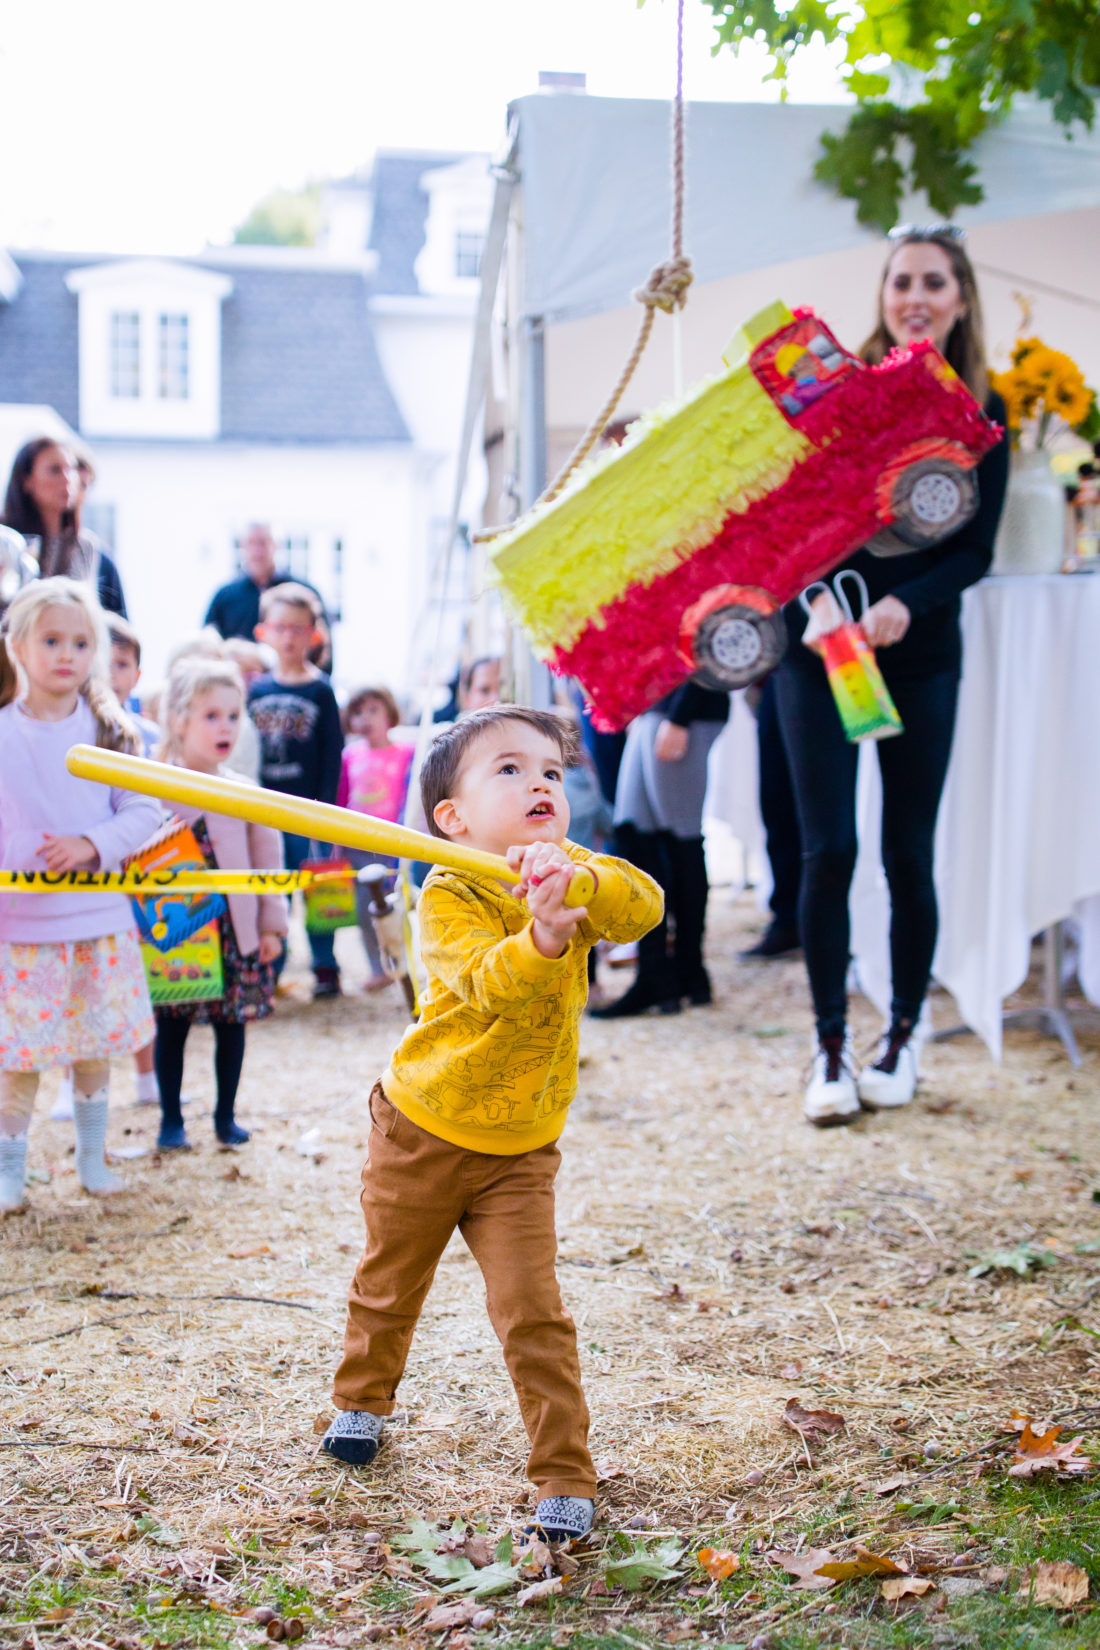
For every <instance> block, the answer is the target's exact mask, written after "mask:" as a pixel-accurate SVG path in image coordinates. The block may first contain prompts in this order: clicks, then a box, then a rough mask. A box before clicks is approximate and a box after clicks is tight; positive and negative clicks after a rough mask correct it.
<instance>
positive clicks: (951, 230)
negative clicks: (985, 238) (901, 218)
mask: <svg viewBox="0 0 1100 1650" xmlns="http://www.w3.org/2000/svg"><path fill="white" fill-rule="evenodd" d="M886 239H887V240H888V241H934V240H940V239H942V240H948V241H965V239H966V230H965V229H960V227H959V225H958V224H957V223H899V224H897V225H896V226H895V228H893V229H888V230H887V232H886Z"/></svg>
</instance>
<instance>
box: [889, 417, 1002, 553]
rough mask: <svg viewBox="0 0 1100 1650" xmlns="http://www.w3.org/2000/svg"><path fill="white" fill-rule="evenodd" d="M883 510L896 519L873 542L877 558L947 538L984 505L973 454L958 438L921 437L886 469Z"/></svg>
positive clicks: (909, 551)
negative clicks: (979, 505)
mask: <svg viewBox="0 0 1100 1650" xmlns="http://www.w3.org/2000/svg"><path fill="white" fill-rule="evenodd" d="M878 502H879V510H880V512H881V514H882V516H883V518H884V519H885V520H887V521H890V522H891V525H890V526H889V527H885V528H883V529H882V530H881V531H880V532H878V533H876V534H875V535H874V537H873V538H872V539H870V540H869V541H868V544H867V548H868V549H869V550H870V551H871V552H872V553H873V554H874V555H876V556H905V555H911V554H912V552H913V551H914V550H923V549H925V548H926V547H927V546H928V545H930V544H935V543H937V542H938V540H940V539H942V538H946V537H947V535H948V534H949V533H954V532H957V531H958V529H959V528H960V527H961V526H962V525H963V524H964V522H967V521H969V520H970V518H971V516H972V515H973V514H974V511H975V510H976V509H977V508H978V487H977V483H976V481H975V479H974V459H973V456H972V455H971V454H970V453H969V452H968V451H967V449H966V448H965V447H963V446H962V445H961V444H960V443H958V442H955V441H935V440H932V441H918V442H915V443H914V444H913V446H912V447H909V448H907V449H906V450H905V452H903V453H899V454H898V457H897V458H896V459H895V460H894V462H893V463H892V464H891V465H890V466H889V467H888V469H886V470H885V471H884V472H883V476H882V480H881V481H880V483H879V488H878Z"/></svg>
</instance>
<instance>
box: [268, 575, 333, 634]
mask: <svg viewBox="0 0 1100 1650" xmlns="http://www.w3.org/2000/svg"><path fill="white" fill-rule="evenodd" d="M280 604H281V605H282V606H283V607H296V608H298V609H299V611H301V612H304V613H308V614H309V616H310V618H311V619H312V620H313V623H314V624H315V625H316V624H320V622H321V603H320V601H319V600H318V598H317V597H316V596H315V595H314V594H313V591H312V590H307V589H306V587H305V585H304V584H290V583H287V584H272V585H269V586H268V588H267V589H266V590H265V591H264V593H263V595H262V596H261V597H260V618H261V619H266V618H267V617H268V615H269V614H270V612H271V609H272V608H273V607H278V606H279V605H280Z"/></svg>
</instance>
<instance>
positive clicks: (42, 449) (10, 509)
mask: <svg viewBox="0 0 1100 1650" xmlns="http://www.w3.org/2000/svg"><path fill="white" fill-rule="evenodd" d="M79 497H80V488H79V478H78V475H77V468H76V460H75V459H74V457H73V455H72V453H71V452H70V451H69V449H68V448H67V447H64V446H62V445H61V444H60V443H59V442H57V441H54V440H53V438H52V437H51V436H39V437H38V439H37V440H35V441H28V442H26V443H25V444H24V445H23V446H22V447H20V449H19V451H18V452H17V453H16V455H15V462H14V464H13V465H12V467H11V476H10V477H9V480H8V490H7V494H6V496H5V498H4V513H3V516H2V517H0V521H2V522H3V525H4V526H5V527H14V529H15V531H16V532H17V533H22V535H23V537H24V538H25V539H27V540H29V541H31V542H30V543H29V545H28V548H29V549H30V550H31V552H32V554H33V555H34V556H35V557H36V559H37V561H38V566H39V570H40V572H41V574H42V577H43V578H50V577H51V576H52V575H54V574H57V573H61V574H64V575H65V577H66V578H70V579H81V580H83V581H84V582H86V583H88V584H91V585H93V586H94V588H95V591H96V594H97V595H98V597H99V604H100V606H101V607H103V608H105V609H106V610H107V612H109V613H118V614H120V615H121V617H122V618H125V617H126V601H125V598H124V597H123V594H122V581H121V580H120V578H119V576H118V568H117V567H116V566H115V564H114V562H113V561H112V560H111V558H110V556H109V555H108V554H107V552H106V551H105V550H104V549H103V547H102V545H101V543H100V540H99V539H98V538H97V536H96V535H95V534H94V533H90V532H88V531H87V529H85V528H82V527H81V525H80V510H79ZM35 540H37V544H35V543H34V542H33V541H35Z"/></svg>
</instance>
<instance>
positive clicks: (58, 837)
mask: <svg viewBox="0 0 1100 1650" xmlns="http://www.w3.org/2000/svg"><path fill="white" fill-rule="evenodd" d="M4 629H5V635H4V637H3V638H0V868H2V869H4V870H6V871H31V870H33V871H56V872H62V871H95V870H105V871H106V870H113V869H115V868H116V867H117V866H118V864H119V861H120V860H122V859H124V858H125V857H126V856H127V855H128V854H131V853H133V851H134V850H135V849H136V848H138V847H140V846H141V844H142V843H143V842H144V841H145V839H146V837H149V836H151V835H152V834H153V832H154V831H155V830H156V828H157V825H158V824H159V821H160V810H159V808H158V807H157V804H156V803H155V802H152V801H150V800H148V799H147V798H145V797H139V796H134V795H132V794H131V793H130V792H128V791H118V790H113V789H112V788H111V787H110V786H108V785H98V784H95V783H94V782H93V781H91V780H87V779H75V778H74V777H73V776H72V774H70V773H69V771H68V769H67V768H66V766H65V757H66V754H67V752H68V751H69V749H70V748H71V747H72V746H73V745H76V744H95V745H101V746H103V747H105V748H106V749H108V750H121V751H129V752H130V753H131V754H135V755H136V754H137V752H138V751H139V750H140V749H141V740H140V738H139V736H138V732H137V729H136V728H135V727H134V726H133V725H132V723H131V722H130V721H129V719H128V717H127V716H126V714H125V713H124V711H123V710H122V707H121V706H120V705H119V702H118V700H117V699H116V698H115V696H114V694H113V693H112V692H111V690H110V688H109V687H108V685H107V679H106V672H105V667H104V660H105V659H106V656H107V639H106V634H105V632H104V628H103V615H102V613H101V611H100V608H99V604H98V603H97V601H96V599H95V597H94V595H93V594H92V593H91V591H90V590H89V589H88V587H87V586H86V585H84V584H81V583H78V582H77V581H76V580H74V579H65V578H54V579H39V580H36V581H35V583H33V584H29V585H27V586H26V587H25V589H23V590H21V591H20V592H19V594H18V595H17V596H16V597H15V599H14V601H13V602H12V604H11V606H10V607H9V608H8V610H7V614H6V616H5V624H4ZM152 1035H153V1017H152V1012H151V1010H150V1006H149V992H148V989H147V987H146V984H145V970H144V968H143V966H142V961H141V948H140V946H139V945H138V940H137V935H136V933H135V931H134V919H133V913H132V911H131V909H130V902H129V900H127V899H126V897H125V896H124V895H122V894H85V893H58V894H37V893H35V894H17V893H13V892H9V891H8V890H7V889H3V890H0V1213H4V1214H6V1213H10V1212H11V1211H13V1210H15V1209H18V1208H20V1207H21V1206H22V1204H23V1200H24V1198H23V1193H24V1184H25V1178H26V1162H27V1134H28V1131H29V1128H30V1120H31V1113H32V1111H33V1108H34V1100H35V1095H36V1093H37V1090H38V1079H39V1076H40V1074H41V1073H42V1072H43V1071H48V1070H49V1069H50V1068H51V1067H52V1066H70V1065H71V1066H72V1068H73V1086H74V1096H73V1098H74V1106H73V1120H74V1124H75V1127H76V1171H77V1175H78V1176H79V1179H80V1184H81V1185H82V1186H83V1187H84V1189H85V1191H88V1192H93V1193H96V1194H99V1195H101V1196H102V1195H104V1194H105V1193H109V1192H117V1191H120V1190H121V1189H122V1182H121V1181H119V1180H117V1179H116V1178H115V1176H114V1175H113V1174H111V1173H110V1172H109V1170H108V1168H107V1165H106V1161H105V1158H104V1142H105V1139H106V1134H107V1086H108V1078H109V1075H110V1066H109V1061H110V1060H111V1058H112V1056H115V1055H120V1054H133V1053H136V1052H137V1050H138V1049H139V1048H143V1047H144V1046H145V1045H146V1044H147V1043H148V1042H149V1040H150V1038H151V1037H152Z"/></svg>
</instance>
